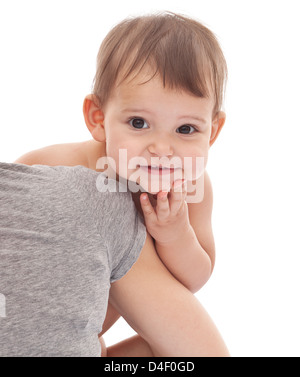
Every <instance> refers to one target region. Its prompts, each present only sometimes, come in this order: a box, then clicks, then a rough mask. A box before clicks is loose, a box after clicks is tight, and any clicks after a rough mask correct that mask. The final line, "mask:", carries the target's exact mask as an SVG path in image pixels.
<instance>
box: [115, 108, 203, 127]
mask: <svg viewBox="0 0 300 377" xmlns="http://www.w3.org/2000/svg"><path fill="white" fill-rule="evenodd" d="M122 112H126V113H148V114H153V112H152V111H149V110H146V109H134V108H132V109H130V108H128V109H123V110H122ZM181 119H193V120H197V121H198V122H201V123H205V124H206V123H207V121H206V120H205V119H204V118H201V117H199V116H197V115H191V114H190V115H181V116H180V117H179V118H178V120H181Z"/></svg>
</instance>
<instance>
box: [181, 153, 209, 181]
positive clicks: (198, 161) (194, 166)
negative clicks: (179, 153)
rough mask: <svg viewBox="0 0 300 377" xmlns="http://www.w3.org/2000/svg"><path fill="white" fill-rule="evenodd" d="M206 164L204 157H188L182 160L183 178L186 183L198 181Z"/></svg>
mask: <svg viewBox="0 0 300 377" xmlns="http://www.w3.org/2000/svg"><path fill="white" fill-rule="evenodd" d="M206 164H207V158H206V157H200V156H197V157H188V158H186V157H185V158H184V178H185V179H186V180H188V181H193V180H197V179H199V178H200V177H201V176H202V175H203V173H204V171H205V167H206Z"/></svg>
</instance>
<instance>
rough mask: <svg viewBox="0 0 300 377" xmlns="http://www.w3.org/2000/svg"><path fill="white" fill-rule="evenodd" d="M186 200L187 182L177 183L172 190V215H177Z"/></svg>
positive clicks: (180, 181)
mask: <svg viewBox="0 0 300 377" xmlns="http://www.w3.org/2000/svg"><path fill="white" fill-rule="evenodd" d="M185 198H186V189H185V182H184V181H182V180H179V181H175V182H174V183H173V186H172V189H171V198H170V209H171V214H173V215H176V213H177V212H178V210H179V209H180V207H181V206H182V204H183V202H184V200H185Z"/></svg>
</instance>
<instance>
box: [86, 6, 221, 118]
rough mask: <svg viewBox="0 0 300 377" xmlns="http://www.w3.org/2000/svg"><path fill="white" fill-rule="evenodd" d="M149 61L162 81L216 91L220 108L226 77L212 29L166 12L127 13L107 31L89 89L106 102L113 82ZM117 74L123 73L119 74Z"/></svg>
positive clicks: (204, 92) (173, 86)
mask: <svg viewBox="0 0 300 377" xmlns="http://www.w3.org/2000/svg"><path fill="white" fill-rule="evenodd" d="M145 66H147V67H149V66H150V67H151V69H152V70H153V73H154V74H153V76H155V75H156V74H157V73H158V74H159V75H160V77H161V79H162V81H163V84H164V86H165V87H168V88H170V89H181V90H184V91H187V92H189V93H191V94H193V95H195V96H198V97H209V96H210V95H212V96H214V100H215V107H214V114H216V113H217V112H218V111H220V109H221V106H222V102H223V94H224V88H225V84H226V79H227V66H226V61H225V58H224V55H223V53H222V50H221V48H220V45H219V43H218V41H217V39H216V37H215V35H214V34H213V33H212V32H211V31H210V30H209V29H208V28H206V27H205V26H204V25H202V24H201V23H199V22H197V21H196V20H193V19H190V18H188V17H185V16H181V15H178V14H174V13H170V12H165V13H162V14H155V15H150V16H141V17H135V18H130V19H126V20H124V21H122V22H121V23H119V24H118V25H116V26H115V27H114V28H113V29H112V30H111V31H110V32H109V33H108V35H107V36H106V38H105V39H104V41H103V42H102V45H101V47H100V50H99V53H98V57H97V72H96V76H95V79H94V88H93V93H94V94H95V95H96V96H97V97H98V99H99V101H100V104H101V106H104V105H105V103H106V101H107V100H108V98H109V97H110V95H111V93H112V90H113V88H114V87H115V85H117V80H119V81H118V83H121V82H123V81H124V80H126V79H127V78H128V77H129V76H130V75H131V74H133V73H135V74H136V75H137V74H138V73H139V72H140V71H141V70H142V69H143V67H145ZM120 76H121V77H120Z"/></svg>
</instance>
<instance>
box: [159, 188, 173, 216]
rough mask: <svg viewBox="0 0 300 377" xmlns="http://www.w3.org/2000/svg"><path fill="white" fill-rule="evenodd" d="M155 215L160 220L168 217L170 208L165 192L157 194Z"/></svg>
mask: <svg viewBox="0 0 300 377" xmlns="http://www.w3.org/2000/svg"><path fill="white" fill-rule="evenodd" d="M156 214H157V217H158V218H160V219H164V218H166V217H168V216H169V214H170V206H169V200H168V193H167V192H164V191H162V192H160V193H158V194H157V206H156Z"/></svg>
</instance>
